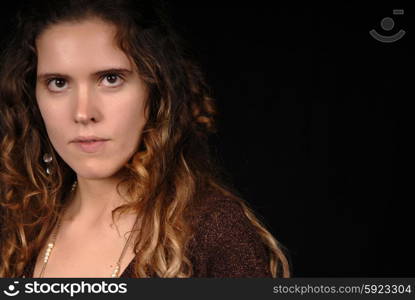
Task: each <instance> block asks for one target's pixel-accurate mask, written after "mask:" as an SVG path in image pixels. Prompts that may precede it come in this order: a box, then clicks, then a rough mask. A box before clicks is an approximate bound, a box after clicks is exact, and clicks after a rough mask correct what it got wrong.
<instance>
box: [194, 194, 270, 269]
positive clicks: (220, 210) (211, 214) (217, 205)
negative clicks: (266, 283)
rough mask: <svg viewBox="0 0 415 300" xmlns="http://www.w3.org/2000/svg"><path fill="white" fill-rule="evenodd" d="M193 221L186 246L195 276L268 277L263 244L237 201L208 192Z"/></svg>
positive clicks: (266, 258) (267, 265)
mask: <svg viewBox="0 0 415 300" xmlns="http://www.w3.org/2000/svg"><path fill="white" fill-rule="evenodd" d="M196 223H197V227H196V230H195V235H194V236H193V238H192V240H191V242H190V247H189V249H190V253H191V256H192V257H193V261H194V262H195V263H196V266H194V268H195V273H196V274H195V276H196V277H271V274H270V272H269V257H268V253H267V251H266V248H265V245H264V243H263V241H262V239H261V237H260V235H259V233H258V232H257V230H256V228H255V226H254V225H253V224H252V223H251V221H250V220H249V219H248V217H247V216H246V215H245V213H244V210H243V208H242V206H241V204H240V203H239V202H238V201H236V200H234V199H233V198H230V197H227V196H222V195H220V194H213V195H211V196H210V197H208V198H206V200H205V203H204V205H203V209H202V210H201V211H200V213H199V214H198V215H197V217H196Z"/></svg>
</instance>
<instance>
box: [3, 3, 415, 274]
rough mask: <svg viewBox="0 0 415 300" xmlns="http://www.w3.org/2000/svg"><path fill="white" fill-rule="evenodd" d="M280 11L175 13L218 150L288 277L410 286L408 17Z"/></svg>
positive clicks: (245, 7)
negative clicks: (214, 118)
mask: <svg viewBox="0 0 415 300" xmlns="http://www.w3.org/2000/svg"><path fill="white" fill-rule="evenodd" d="M272 3H273V2H262V3H261V2H246V3H245V4H242V2H240V3H236V2H235V3H234V4H233V5H231V3H224V2H214V1H206V2H204V3H201V2H199V1H194V2H188V3H185V2H176V1H174V2H173V1H171V2H170V3H168V4H169V5H168V6H169V7H170V15H171V17H172V19H173V21H174V22H175V25H176V28H177V30H178V31H179V32H180V33H181V35H182V36H184V37H185V38H186V39H187V40H188V41H189V43H190V45H191V47H192V48H191V51H193V53H194V55H195V56H196V57H197V58H198V60H199V61H200V63H201V65H202V67H203V70H204V72H205V74H206V76H207V79H208V82H209V84H210V86H211V87H212V91H213V96H214V97H215V98H216V99H217V101H218V106H219V110H220V113H221V116H220V119H219V134H218V135H217V136H216V137H215V138H213V139H212V145H213V146H214V148H215V149H217V152H218V155H219V157H220V160H221V161H222V163H223V165H225V167H226V169H227V170H228V172H229V174H230V176H231V177H232V179H233V182H234V185H235V186H236V187H237V188H238V189H239V190H240V191H241V193H242V194H243V195H244V196H245V198H246V199H247V201H248V202H249V203H250V204H251V205H252V207H253V208H254V209H255V210H256V212H257V213H258V216H259V217H260V218H261V220H262V221H263V222H264V223H265V224H266V225H267V226H268V228H269V230H270V231H271V232H272V233H273V234H274V236H275V237H276V238H277V239H278V240H279V241H280V242H281V243H282V244H283V245H285V246H286V247H287V248H288V250H289V252H290V255H291V261H292V264H293V271H294V274H293V276H295V277H317V276H318V277H354V276H359V277H398V276H399V277H400V276H402V277H405V276H411V277H414V276H415V271H414V259H413V255H414V253H415V251H414V246H413V242H412V239H413V237H414V234H413V232H414V231H413V228H414V223H413V221H412V220H411V219H412V217H413V206H412V202H413V201H414V200H413V199H414V196H413V191H412V186H411V185H412V180H410V177H413V176H411V175H410V174H412V173H413V169H412V167H411V166H412V164H410V161H409V157H410V156H409V155H408V152H409V150H410V149H413V148H412V147H411V148H410V147H409V143H410V140H411V139H413V134H412V132H409V130H408V129H409V124H410V123H412V122H410V120H411V119H412V110H410V109H409V107H412V105H411V104H412V103H411V102H412V101H413V99H414V97H413V92H412V90H413V87H414V84H413V83H412V80H413V76H412V72H413V71H412V70H413V46H412V43H411V42H412V40H413V38H412V34H413V32H412V30H411V28H410V23H409V19H410V18H412V14H413V12H411V11H410V10H409V9H406V6H405V5H404V4H403V3H400V2H397V1H394V2H393V4H392V1H389V4H388V3H384V4H382V5H379V4H377V3H374V4H372V5H368V4H366V6H362V4H361V2H360V3H359V4H358V3H357V2H356V3H355V4H352V3H350V2H344V3H342V2H337V1H336V2H335V4H331V5H322V4H320V5H317V4H313V6H311V5H310V4H309V5H306V6H304V5H300V4H298V5H291V6H284V5H272ZM393 9H404V10H405V13H404V15H400V16H394V15H393V14H392V10H393ZM13 13H14V11H13V8H12V9H10V10H7V11H6V10H2V12H1V17H2V18H1V22H2V27H1V28H2V29H3V31H8V30H9V28H8V27H7V26H8V24H9V23H8V22H9V18H10V17H11V16H12V15H13ZM384 17H392V18H393V20H394V21H395V27H394V28H393V29H392V30H391V31H390V32H386V31H385V30H383V29H382V28H381V26H380V21H381V20H382V19H383V18H384ZM371 29H376V30H377V31H378V32H379V33H381V34H384V35H392V34H394V33H396V32H397V31H399V30H400V29H403V30H405V31H406V35H405V36H404V37H403V38H402V39H401V40H399V41H397V42H395V43H389V44H387V43H381V42H379V41H376V40H375V39H373V38H372V37H371V36H370V35H369V30H371ZM411 152H412V153H413V151H411Z"/></svg>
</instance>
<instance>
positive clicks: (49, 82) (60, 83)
mask: <svg viewBox="0 0 415 300" xmlns="http://www.w3.org/2000/svg"><path fill="white" fill-rule="evenodd" d="M52 82H54V83H55V84H53V85H52ZM47 86H48V88H49V89H50V90H51V91H52V92H59V91H61V89H62V88H63V87H64V86H65V79H63V78H51V79H48V80H47ZM52 86H55V87H57V89H56V88H51V87H52Z"/></svg>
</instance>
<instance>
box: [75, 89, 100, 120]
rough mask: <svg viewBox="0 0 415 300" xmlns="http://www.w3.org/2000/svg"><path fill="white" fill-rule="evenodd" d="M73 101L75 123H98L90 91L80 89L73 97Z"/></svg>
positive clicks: (94, 102)
mask: <svg viewBox="0 0 415 300" xmlns="http://www.w3.org/2000/svg"><path fill="white" fill-rule="evenodd" d="M74 97H75V98H76V99H75V105H76V107H75V123H82V124H86V123H89V122H91V121H92V122H97V121H98V111H97V108H96V105H97V103H96V101H94V96H93V93H92V91H91V89H89V88H87V87H83V88H80V89H79V90H78V93H77V94H76V95H75V96H74Z"/></svg>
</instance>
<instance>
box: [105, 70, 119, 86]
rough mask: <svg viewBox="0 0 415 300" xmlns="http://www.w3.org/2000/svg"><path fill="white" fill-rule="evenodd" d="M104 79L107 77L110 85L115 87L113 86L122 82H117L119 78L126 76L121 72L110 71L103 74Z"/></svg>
mask: <svg viewBox="0 0 415 300" xmlns="http://www.w3.org/2000/svg"><path fill="white" fill-rule="evenodd" d="M102 79H106V80H107V82H109V86H111V87H113V86H118V85H120V84H121V83H122V82H121V83H120V84H116V83H117V79H120V80H123V79H124V78H123V77H122V76H121V75H120V74H116V73H108V74H104V75H103V76H102ZM120 80H119V81H120Z"/></svg>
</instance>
